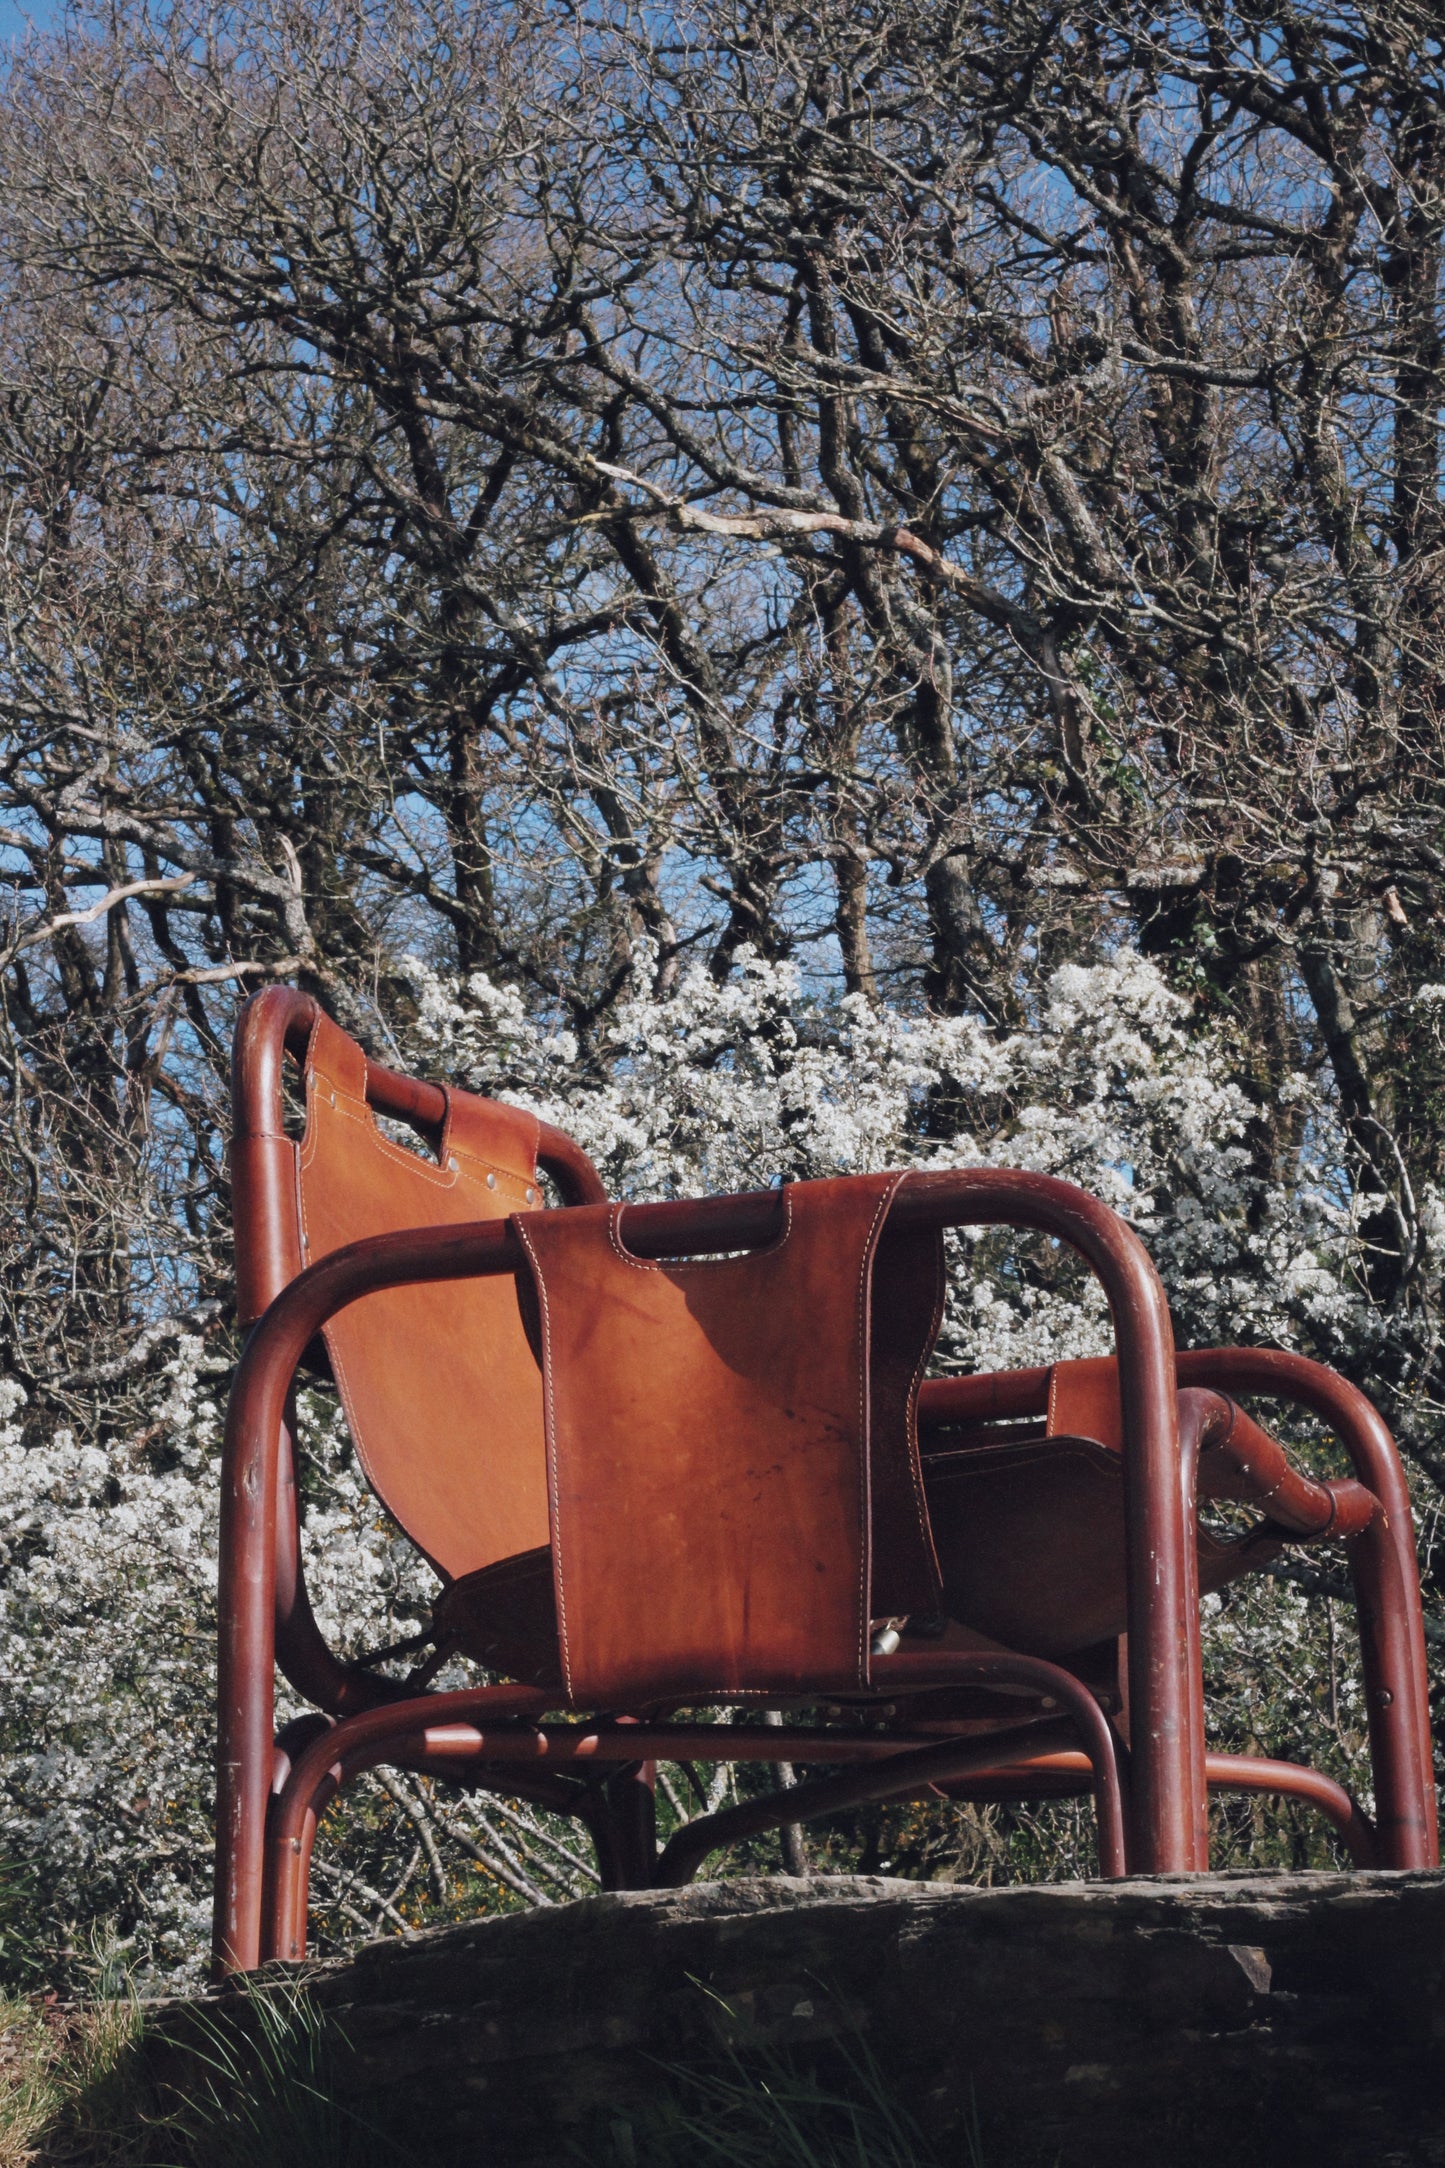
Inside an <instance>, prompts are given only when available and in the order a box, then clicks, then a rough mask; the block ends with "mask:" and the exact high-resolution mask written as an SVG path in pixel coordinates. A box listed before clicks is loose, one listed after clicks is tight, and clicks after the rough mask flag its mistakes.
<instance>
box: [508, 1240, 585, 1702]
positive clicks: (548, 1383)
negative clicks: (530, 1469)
mask: <svg viewBox="0 0 1445 2168" xmlns="http://www.w3.org/2000/svg"><path fill="white" fill-rule="evenodd" d="M523 1218H524V1215H522V1214H520V1213H517V1214H514V1215H513V1217H512V1219H511V1221H510V1223H509V1224H510V1226H511V1229H512V1232H513V1234H514V1235H515V1236H516V1237H517V1240H518V1241H519V1242H520V1243H521V1245H522V1247H523V1249H524V1250H525V1251H526V1253H527V1257H528V1259H529V1261H530V1263H531V1267H532V1278H533V1279H534V1280H535V1282H536V1285H537V1301H538V1306H539V1308H540V1310H541V1313H542V1410H543V1420H544V1428H545V1433H546V1437H547V1440H548V1443H549V1445H550V1447H551V1450H549V1452H548V1454H547V1503H548V1505H549V1507H550V1508H551V1514H552V1554H553V1557H554V1558H555V1560H556V1563H557V1577H556V1578H557V1651H558V1654H559V1655H560V1657H561V1659H562V1683H563V1685H564V1686H565V1688H566V1690H567V1700H568V1702H569V1704H571V1703H572V1651H571V1648H570V1646H569V1644H568V1640H567V1588H566V1580H565V1575H564V1571H563V1565H562V1499H561V1489H560V1486H559V1484H558V1481H557V1453H556V1420H555V1417H556V1406H555V1396H554V1394H553V1391H552V1312H551V1309H550V1307H549V1305H548V1302H547V1282H546V1280H545V1279H544V1277H543V1274H542V1266H541V1262H540V1260H539V1258H538V1256H537V1252H536V1250H535V1249H534V1248H533V1246H532V1244H531V1242H530V1241H529V1240H528V1239H527V1232H526V1228H525V1226H524V1225H523ZM574 1706H575V1704H574Z"/></svg>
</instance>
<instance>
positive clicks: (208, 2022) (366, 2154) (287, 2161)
mask: <svg viewBox="0 0 1445 2168" xmlns="http://www.w3.org/2000/svg"><path fill="white" fill-rule="evenodd" d="M242 1992H243V1993H244V1995H245V1997H246V2003H247V2008H246V2012H245V2022H244V2023H243V2024H242V2025H240V2026H238V2025H236V2024H235V2022H234V2021H233V2020H230V2021H228V2020H227V2019H223V2018H221V2017H220V2016H219V2015H213V2014H212V2013H211V2012H209V2011H201V2012H198V2013H197V2014H196V2016H195V2018H194V2019H193V2021H192V2023H193V2025H194V2027H195V2031H189V2030H188V2033H187V2039H186V2045H187V2047H188V2048H189V2050H190V2053H191V2055H192V2056H193V2057H194V2058H195V2060H196V2061H198V2063H199V2065H200V2067H201V2069H202V2071H203V2072H204V2073H205V2075H204V2077H203V2078H202V2080H201V2082H200V2083H199V2085H198V2086H197V2088H196V2090H195V2091H193V2092H190V2093H188V2094H187V2095H186V2096H185V2097H184V2099H183V2100H182V2101H181V2103H180V2105H179V2107H178V2108H176V2109H175V2110H174V2111H173V2112H172V2114H171V2116H170V2117H169V2119H168V2128H169V2130H170V2131H171V2132H173V2133H174V2136H175V2138H176V2139H177V2140H179V2141H180V2145H181V2159H180V2160H179V2161H177V2162H172V2161H167V2162H166V2163H165V2168H407V2164H408V2163H412V2162H414V2160H415V2156H414V2155H413V2154H411V2153H410V2152H409V2151H407V2150H406V2149H405V2148H404V2147H402V2146H401V2145H400V2144H399V2143H398V2142H397V2141H396V2140H395V2139H394V2138H391V2137H389V2136H387V2135H386V2133H384V2132H383V2131H381V2130H379V2129H377V2128H376V2127H375V2125H374V2124H372V2123H371V2122H369V2121H368V2120H367V2119H366V2117H364V2116H363V2115H361V2114H360V2113H359V2112H358V2111H357V2110H356V2109H354V2108H353V2107H351V2106H349V2105H348V2104H347V2103H346V2102H345V2101H344V2100H343V2099H342V2098H341V2092H342V2087H341V2085H340V2084H339V2082H338V2076H337V2070H336V2064H335V2050H336V2048H337V2046H338V2045H344V2042H343V2041H341V2040H340V2038H339V2036H338V2034H337V2032H336V2030H335V2028H334V2027H333V2026H328V2025H327V2024H326V2022H325V2021H324V2020H323V2018H322V2016H321V2013H320V2012H319V2011H318V2010H317V2008H316V2006H315V2004H314V2003H313V2002H312V2001H311V2000H310V1998H309V1997H308V1996H307V1995H306V1993H305V1991H304V1990H303V1989H300V1988H294V1987H282V1988H278V1987H275V1986H272V1985H270V1984H266V1985H262V1986H255V1985H251V1984H250V1983H248V1984H247V1986H246V1987H245V1988H244V1989H243V1990H242ZM197 2032H198V2033H199V2036H200V2037H199V2041H198V2040H197V2037H196V2034H197Z"/></svg>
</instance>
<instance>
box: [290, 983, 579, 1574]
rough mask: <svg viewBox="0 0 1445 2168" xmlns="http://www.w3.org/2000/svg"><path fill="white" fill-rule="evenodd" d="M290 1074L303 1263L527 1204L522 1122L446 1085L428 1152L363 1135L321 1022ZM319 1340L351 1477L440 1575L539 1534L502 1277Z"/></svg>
mask: <svg viewBox="0 0 1445 2168" xmlns="http://www.w3.org/2000/svg"><path fill="white" fill-rule="evenodd" d="M306 1067H307V1098H306V1134H305V1139H304V1141H303V1144H302V1148H301V1152H300V1158H299V1188H300V1197H299V1214H300V1225H301V1244H302V1257H303V1261H304V1262H305V1263H307V1264H312V1263H314V1262H315V1261H316V1260H317V1259H318V1258H321V1257H324V1256H326V1255H327V1254H328V1253H329V1252H330V1251H332V1250H335V1249H340V1248H341V1247H342V1245H343V1244H345V1243H348V1242H358V1241H360V1240H362V1239H363V1238H364V1237H365V1236H368V1235H377V1234H390V1233H395V1232H396V1231H398V1230H399V1229H401V1228H403V1227H436V1226H452V1225H455V1224H457V1223H459V1222H462V1221H467V1220H485V1219H502V1218H505V1217H506V1216H507V1215H508V1214H510V1213H512V1212H516V1211H519V1210H522V1211H525V1210H526V1209H527V1208H528V1207H530V1206H532V1205H535V1204H537V1203H539V1202H540V1197H539V1193H538V1190H537V1173H536V1168H537V1156H536V1155H537V1122H536V1118H535V1117H534V1116H533V1115H530V1114H524V1113H522V1112H521V1111H520V1110H519V1109H518V1108H516V1107H508V1106H502V1105H500V1104H499V1103H497V1102H496V1101H493V1100H486V1099H475V1098H472V1097H471V1096H470V1095H469V1094H467V1093H464V1092H448V1093H447V1119H446V1124H445V1127H444V1131H443V1134H442V1138H441V1142H440V1149H439V1154H438V1158H437V1159H436V1160H435V1161H433V1160H430V1159H423V1158H421V1157H420V1155H419V1154H418V1153H416V1152H414V1151H410V1150H408V1149H407V1147H406V1146H405V1145H402V1144H396V1143H393V1142H392V1140H391V1139H390V1138H389V1137H387V1136H386V1135H385V1134H384V1132H383V1131H382V1130H381V1129H380V1128H379V1127H378V1126H377V1123H376V1120H375V1118H374V1117H373V1115H372V1112H371V1109H370V1107H368V1105H367V1103H366V1057H365V1055H364V1054H363V1053H362V1051H361V1048H360V1047H359V1046H357V1044H356V1043H355V1041H354V1040H352V1039H349V1038H348V1037H347V1036H346V1034H345V1033H344V1032H343V1031H341V1030H340V1029H338V1027H337V1026H336V1025H335V1024H333V1023H331V1022H330V1021H329V1019H327V1018H326V1017H324V1016H323V1017H319V1018H318V1019H317V1022H316V1026H315V1029H314V1030H313V1032H312V1035H311V1043H310V1046H309V1048H308V1051H307V1063H306ZM325 1339H326V1347H327V1352H328V1354H329V1355H330V1357H331V1366H332V1370H333V1372H334V1373H335V1377H336V1382H337V1386H338V1388H339V1390H340V1393H341V1400H342V1405H343V1407H344V1408H345V1410H346V1419H347V1422H348V1424H349V1425H350V1429H351V1435H352V1438H353V1440H354V1441H355V1444H356V1450H357V1453H358V1455H359V1457H360V1460H361V1464H362V1467H363V1468H364V1469H365V1471H366V1475H367V1479H368V1481H369V1482H370V1484H371V1487H372V1489H373V1490H374V1491H375V1492H376V1493H377V1495H378V1497H380V1498H381V1499H382V1501H383V1503H384V1504H385V1505H387V1506H388V1507H389V1508H390V1510H391V1512H392V1513H393V1514H394V1515H395V1516H396V1518H397V1520H399V1521H400V1523H401V1525H402V1527H403V1528H405V1530H406V1531H407V1534H408V1535H409V1536H410V1537H411V1538H412V1540H413V1542H415V1543H416V1544H417V1545H418V1546H419V1548H420V1549H421V1550H422V1551H424V1552H425V1553H426V1555H427V1557H428V1558H429V1559H430V1560H431V1561H432V1563H433V1565H434V1566H436V1567H437V1568H438V1569H439V1571H440V1572H441V1573H442V1574H443V1575H445V1576H447V1577H451V1576H454V1575H457V1574H465V1573H471V1572H474V1571H475V1570H476V1569H477V1568H478V1567H481V1566H486V1565H488V1564H490V1563H491V1562H492V1561H494V1560H496V1559H501V1558H508V1557H511V1556H513V1555H514V1554H515V1553H517V1552H519V1551H528V1550H530V1549H532V1548H533V1547H535V1546H536V1545H539V1544H543V1545H544V1544H545V1543H546V1542H547V1540H548V1520H547V1477H546V1461H545V1455H544V1451H543V1442H542V1380H541V1376H540V1374H539V1372H538V1368H537V1361H536V1357H535V1356H534V1355H533V1353H532V1349H531V1347H530V1345H529V1343H528V1339H527V1334H526V1332H525V1330H524V1328H523V1324H522V1319H521V1315H520V1312H519V1310H518V1307H517V1290H516V1282H515V1280H514V1278H513V1276H512V1274H511V1273H506V1274H504V1275H502V1277H500V1278H497V1279H481V1280H457V1281H448V1282H446V1283H445V1284H444V1285H442V1286H420V1287H398V1288H391V1289H388V1290H387V1291H386V1292H385V1293H383V1294H377V1295H367V1296H364V1297H363V1298H362V1300H361V1301H360V1302H356V1303H353V1304H352V1305H351V1306H350V1308H348V1309H346V1310H343V1311H341V1312H340V1314H339V1315H338V1316H336V1317H334V1318H333V1319H332V1320H331V1323H330V1324H329V1325H328V1326H327V1327H326V1329H325Z"/></svg>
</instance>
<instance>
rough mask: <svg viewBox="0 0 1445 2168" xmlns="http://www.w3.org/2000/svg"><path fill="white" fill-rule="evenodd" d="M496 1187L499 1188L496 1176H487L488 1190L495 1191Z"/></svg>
mask: <svg viewBox="0 0 1445 2168" xmlns="http://www.w3.org/2000/svg"><path fill="white" fill-rule="evenodd" d="M496 1186H497V1177H496V1176H495V1175H494V1174H489V1175H488V1176H487V1187H488V1189H495V1188H496Z"/></svg>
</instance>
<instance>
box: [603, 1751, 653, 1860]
mask: <svg viewBox="0 0 1445 2168" xmlns="http://www.w3.org/2000/svg"><path fill="white" fill-rule="evenodd" d="M602 1791H603V1798H604V1802H605V1804H604V1807H603V1811H602V1815H601V1816H600V1817H599V1820H600V1821H601V1822H602V1823H603V1824H604V1825H605V1827H606V1831H607V1841H606V1843H605V1846H604V1845H599V1844H598V1843H597V1831H596V1829H595V1828H594V1832H593V1843H594V1847H595V1848H596V1851H597V1866H598V1871H599V1873H600V1874H601V1876H602V1887H603V1888H604V1889H607V1890H613V1889H651V1888H652V1884H653V1877H654V1874H655V1872H656V1868H657V1764H656V1762H650V1761H644V1762H630V1763H628V1764H626V1765H625V1766H624V1767H623V1768H621V1769H618V1770H616V1771H615V1772H614V1774H613V1775H611V1776H609V1777H608V1779H607V1781H606V1783H605V1784H604V1785H603V1787H602Z"/></svg>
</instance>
